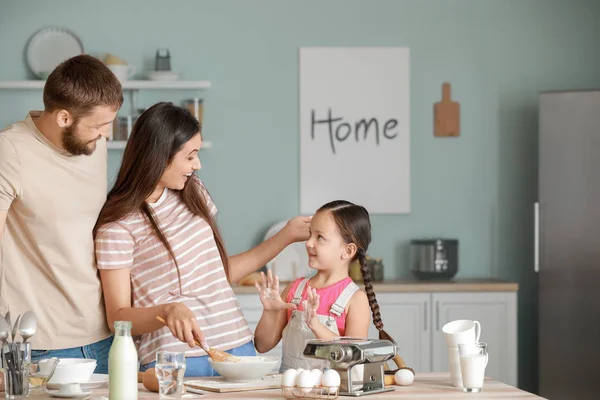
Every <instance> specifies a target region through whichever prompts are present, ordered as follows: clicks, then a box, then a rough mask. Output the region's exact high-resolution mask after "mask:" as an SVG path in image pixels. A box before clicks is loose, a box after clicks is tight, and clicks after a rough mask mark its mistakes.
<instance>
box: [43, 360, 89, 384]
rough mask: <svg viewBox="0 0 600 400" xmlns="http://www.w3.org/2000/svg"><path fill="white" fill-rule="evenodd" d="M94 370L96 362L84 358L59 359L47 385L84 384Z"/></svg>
mask: <svg viewBox="0 0 600 400" xmlns="http://www.w3.org/2000/svg"><path fill="white" fill-rule="evenodd" d="M95 369H96V360H90V359H85V358H61V359H60V361H59V362H58V365H56V370H55V371H54V374H53V375H52V378H50V380H49V381H48V383H54V384H64V383H86V382H88V381H89V380H90V378H91V377H92V374H93V373H94V370H95Z"/></svg>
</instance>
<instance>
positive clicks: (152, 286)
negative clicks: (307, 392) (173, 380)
mask: <svg viewBox="0 0 600 400" xmlns="http://www.w3.org/2000/svg"><path fill="white" fill-rule="evenodd" d="M201 146H202V136H201V133H200V126H199V124H198V121H197V120H196V119H195V118H194V117H193V116H192V115H191V114H190V113H189V112H188V111H186V110H184V109H183V108H181V107H177V106H174V105H172V104H171V103H158V104H156V105H154V106H152V107H151V108H149V109H148V110H147V111H145V112H144V113H143V114H142V115H140V117H139V118H138V120H137V121H136V123H135V125H134V127H133V130H132V132H131V137H130V138H129V141H128V144H127V147H126V148H125V151H124V154H123V162H122V164H121V168H120V170H119V173H118V176H117V181H116V183H115V185H114V187H113V188H112V190H111V191H110V192H109V194H108V198H107V201H106V204H105V205H104V208H103V209H102V211H101V213H100V217H99V219H98V222H97V224H96V228H95V229H94V237H95V241H96V258H97V264H98V269H99V270H100V278H101V281H102V286H103V292H104V300H105V304H106V312H107V319H108V324H109V326H110V327H111V329H114V328H113V323H114V321H120V320H126V321H132V335H134V336H139V337H138V338H137V340H136V341H137V346H138V359H139V361H140V364H141V368H140V369H141V371H145V370H146V369H148V368H150V367H152V366H153V365H154V360H155V358H156V357H155V354H156V351H158V350H169V351H186V358H187V369H186V376H213V375H216V372H215V371H214V370H213V369H212V368H211V367H210V364H209V363H208V361H207V356H206V353H205V352H204V350H201V349H200V348H198V347H196V346H195V344H194V339H197V340H198V341H200V342H205V343H207V344H209V345H210V346H212V347H216V348H219V349H222V350H226V351H228V352H229V353H231V354H234V355H255V354H256V353H255V350H254V345H253V343H252V338H253V334H252V332H251V331H250V329H249V328H248V325H247V323H246V320H245V319H244V316H243V315H242V313H241V311H240V309H239V306H238V304H237V302H236V299H235V296H234V294H233V291H232V289H231V286H230V283H232V282H237V281H238V280H240V279H241V278H243V277H245V276H247V275H249V274H251V273H252V272H254V271H256V270H257V269H259V268H260V267H261V266H262V265H264V264H265V263H266V262H268V261H269V260H271V259H272V258H273V257H275V256H276V255H277V254H278V253H279V252H280V251H281V250H283V249H284V248H285V247H286V246H287V245H289V244H290V243H293V242H295V241H303V240H306V239H308V236H309V234H308V226H309V222H310V217H296V218H293V219H291V220H290V221H289V222H288V224H287V225H286V227H285V228H284V229H282V230H281V231H280V232H279V233H278V234H277V235H275V236H274V237H272V238H271V239H269V240H267V241H265V242H263V243H261V244H260V245H259V246H257V247H255V248H253V249H251V250H249V251H247V252H244V253H241V254H239V255H236V256H232V257H228V256H227V253H226V251H225V246H224V244H223V239H222V237H221V234H220V233H219V230H218V229H217V226H216V223H215V220H214V216H215V213H216V212H217V208H216V207H215V205H214V203H213V202H212V199H211V197H210V196H209V194H208V192H207V190H206V188H205V187H204V185H203V184H202V182H201V181H200V180H199V179H198V178H197V177H196V175H195V174H194V171H197V170H199V169H200V168H201V164H200V160H199V159H198V151H199V150H200V148H201ZM157 316H161V317H162V318H164V319H165V320H166V322H167V325H168V327H163V326H162V325H161V323H160V322H158V321H157V320H156V317H157ZM182 342H184V343H182ZM186 343H187V345H189V347H191V348H193V349H190V348H189V347H188V346H187V345H186Z"/></svg>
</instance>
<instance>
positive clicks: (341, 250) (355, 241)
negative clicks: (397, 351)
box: [254, 200, 389, 372]
mask: <svg viewBox="0 0 600 400" xmlns="http://www.w3.org/2000/svg"><path fill="white" fill-rule="evenodd" d="M370 242H371V222H370V220H369V213H368V212H367V210H366V209H365V208H364V207H361V206H358V205H355V204H352V203H350V202H348V201H342V200H339V201H333V202H330V203H327V204H325V205H324V206H322V207H321V208H320V209H319V210H317V212H316V213H315V215H314V216H313V218H312V220H311V222H310V238H309V240H308V241H307V242H306V251H307V252H308V265H309V266H310V267H311V268H314V269H316V270H317V273H316V274H315V275H314V276H313V277H312V278H301V279H297V280H295V281H294V282H292V283H290V284H289V285H287V286H286V288H285V289H284V291H283V293H281V295H279V281H278V278H277V277H276V276H275V277H273V276H272V275H271V272H270V271H269V272H268V273H267V277H266V278H265V276H264V274H262V282H261V283H259V282H255V286H256V287H257V289H258V290H259V293H260V299H261V302H262V304H263V307H264V311H263V314H262V316H261V318H260V321H259V323H258V326H257V327H256V331H255V332H254V340H255V346H256V349H257V350H258V351H259V352H260V353H265V352H267V351H269V350H271V349H272V348H274V347H275V346H277V344H278V343H279V340H281V339H282V337H283V359H282V363H281V371H282V372H283V371H285V370H287V369H289V368H294V369H298V368H304V369H310V368H311V364H312V362H311V360H309V359H307V358H305V357H304V356H303V351H304V347H305V341H306V340H308V339H314V338H318V339H324V340H329V339H333V338H335V337H340V336H348V337H359V338H367V337H368V334H369V323H370V318H369V308H370V311H371V313H372V314H373V323H374V324H375V326H376V327H377V329H378V330H379V332H380V333H379V336H380V337H381V338H389V335H388V334H387V333H385V331H383V322H382V320H381V314H380V312H379V305H378V304H377V299H376V298H375V292H374V291H373V285H372V283H371V278H370V275H369V270H368V269H367V266H366V264H365V257H366V253H367V248H368V246H369V243H370ZM356 260H358V262H359V263H360V269H361V272H362V276H363V280H364V283H365V289H366V293H365V292H363V291H362V290H360V289H359V287H358V286H357V285H356V284H355V283H354V282H353V281H352V279H351V278H350V277H349V276H348V267H349V266H350V263H351V262H353V261H356Z"/></svg>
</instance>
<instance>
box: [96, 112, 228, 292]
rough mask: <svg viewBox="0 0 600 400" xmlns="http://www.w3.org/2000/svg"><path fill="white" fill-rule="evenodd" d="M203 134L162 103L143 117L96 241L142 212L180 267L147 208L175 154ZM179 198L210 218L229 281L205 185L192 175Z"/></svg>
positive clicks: (104, 210) (193, 122)
mask: <svg viewBox="0 0 600 400" xmlns="http://www.w3.org/2000/svg"><path fill="white" fill-rule="evenodd" d="M200 132H201V129H200V124H199V123H198V120H197V119H196V118H194V117H193V116H192V115H191V114H190V112H189V111H187V110H186V109H184V108H182V107H178V106H175V105H173V104H172V103H157V104H155V105H153V106H152V107H150V108H149V109H148V110H146V111H145V112H144V113H143V114H142V115H140V116H139V118H138V119H137V121H136V122H135V124H134V126H133V129H132V131H131V135H130V137H129V140H128V142H127V146H126V147H125V151H124V152H123V162H122V163H121V168H120V169H119V174H118V175H117V181H116V182H115V185H114V186H113V188H112V189H111V190H110V192H109V193H108V198H107V200H106V203H105V204H104V207H103V208H102V211H100V216H99V217H98V221H97V222H96V226H95V227H94V237H96V235H97V233H98V229H100V228H101V227H102V226H104V225H106V224H109V223H111V222H116V221H119V220H120V219H122V218H124V217H125V216H127V215H129V214H130V213H132V212H136V211H139V212H141V213H142V215H144V217H145V218H147V219H148V221H149V222H150V224H151V225H152V228H153V230H154V233H155V234H156V236H157V237H158V238H159V239H160V241H161V242H162V243H163V245H164V246H165V247H166V248H167V250H168V251H169V253H170V255H171V257H172V258H173V261H174V262H175V265H176V266H177V259H176V257H175V254H174V253H173V249H172V248H171V245H170V244H169V241H168V240H167V238H166V236H165V234H164V233H163V232H162V230H161V229H160V226H159V225H158V224H157V222H156V218H155V216H154V213H153V211H152V208H151V207H150V206H149V205H148V203H146V199H147V198H148V196H150V195H151V194H152V192H153V191H154V189H155V188H156V186H157V185H158V182H159V180H160V178H161V176H162V175H163V173H164V172H165V170H166V169H167V167H168V166H169V164H170V163H171V161H172V160H173V157H174V156H175V154H177V152H178V151H179V150H181V148H182V147H183V145H184V144H185V143H187V142H188V141H189V140H190V139H192V138H193V137H194V136H196V135H198V134H200ZM177 194H178V195H179V197H180V198H181V201H183V203H184V204H185V205H186V206H187V208H188V209H189V210H190V211H191V212H192V213H193V214H195V215H197V216H199V217H200V218H202V219H204V220H205V221H206V222H207V223H208V224H209V225H210V227H211V229H212V231H213V234H214V237H215V242H216V243H217V248H218V249H219V254H220V255H221V260H222V262H223V267H224V268H225V274H226V275H227V278H228V279H229V262H228V259H227V253H226V251H225V245H224V243H223V238H222V236H221V233H220V232H219V229H218V228H217V224H216V223H215V221H214V219H213V218H212V216H211V214H210V211H209V209H208V206H207V204H206V200H205V199H204V196H203V194H202V191H201V188H200V180H199V179H198V178H197V177H196V175H195V174H192V176H191V177H190V179H189V180H188V182H187V183H186V185H185V186H184V188H183V189H182V190H179V191H178V193H177ZM177 275H178V276H179V279H180V283H181V275H180V272H179V267H177ZM180 288H181V285H180ZM180 290H181V289H180Z"/></svg>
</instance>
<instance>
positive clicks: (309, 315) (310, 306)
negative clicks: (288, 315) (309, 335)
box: [302, 287, 321, 329]
mask: <svg viewBox="0 0 600 400" xmlns="http://www.w3.org/2000/svg"><path fill="white" fill-rule="evenodd" d="M307 294H308V298H307V300H304V301H303V302H302V306H303V307H304V316H305V318H306V325H308V327H309V328H310V329H314V328H315V327H316V326H317V324H319V323H320V322H319V318H318V317H317V310H318V309H319V302H320V301H321V298H320V296H319V295H318V294H317V289H315V288H311V287H309V288H308V289H307Z"/></svg>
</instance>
